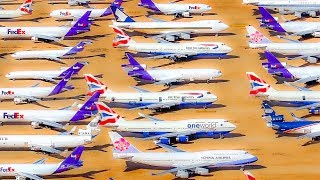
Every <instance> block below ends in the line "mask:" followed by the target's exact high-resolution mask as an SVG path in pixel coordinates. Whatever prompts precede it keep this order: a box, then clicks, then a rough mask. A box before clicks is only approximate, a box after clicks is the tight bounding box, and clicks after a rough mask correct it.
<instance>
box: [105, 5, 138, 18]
mask: <svg viewBox="0 0 320 180" xmlns="http://www.w3.org/2000/svg"><path fill="white" fill-rule="evenodd" d="M110 8H111V11H112V13H113V15H114V18H115V19H116V21H117V22H135V20H133V19H132V18H131V17H130V16H128V15H127V14H126V13H124V12H123V11H122V10H121V9H119V8H118V7H117V6H114V5H111V6H110Z"/></svg>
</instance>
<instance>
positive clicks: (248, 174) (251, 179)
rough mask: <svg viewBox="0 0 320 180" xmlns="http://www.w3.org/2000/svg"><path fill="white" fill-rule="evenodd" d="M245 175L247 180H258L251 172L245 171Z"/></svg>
mask: <svg viewBox="0 0 320 180" xmlns="http://www.w3.org/2000/svg"><path fill="white" fill-rule="evenodd" d="M243 173H244V175H245V176H246V178H247V180H256V178H255V177H254V176H253V175H252V174H251V173H250V172H249V171H243Z"/></svg>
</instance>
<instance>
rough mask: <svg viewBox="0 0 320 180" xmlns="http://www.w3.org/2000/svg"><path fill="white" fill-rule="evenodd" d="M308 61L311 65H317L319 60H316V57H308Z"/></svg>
mask: <svg viewBox="0 0 320 180" xmlns="http://www.w3.org/2000/svg"><path fill="white" fill-rule="evenodd" d="M307 61H308V62H309V63H313V64H315V63H317V61H318V58H315V57H308V58H307Z"/></svg>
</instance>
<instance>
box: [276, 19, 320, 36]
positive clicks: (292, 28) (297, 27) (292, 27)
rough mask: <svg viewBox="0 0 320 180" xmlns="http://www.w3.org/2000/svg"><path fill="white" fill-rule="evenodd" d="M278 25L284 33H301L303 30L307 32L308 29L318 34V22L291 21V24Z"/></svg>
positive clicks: (319, 24)
mask: <svg viewBox="0 0 320 180" xmlns="http://www.w3.org/2000/svg"><path fill="white" fill-rule="evenodd" d="M280 25H281V27H282V28H283V29H284V30H285V31H286V32H290V33H297V32H303V31H304V30H309V29H312V30H314V32H320V23H319V22H303V21H299V22H295V21H291V22H285V23H280ZM311 34H312V33H311Z"/></svg>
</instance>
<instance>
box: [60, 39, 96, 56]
mask: <svg viewBox="0 0 320 180" xmlns="http://www.w3.org/2000/svg"><path fill="white" fill-rule="evenodd" d="M86 44H92V42H91V41H81V42H79V43H78V44H77V45H75V46H73V47H72V48H71V49H70V50H69V51H68V52H67V53H66V54H64V56H67V55H73V54H77V53H78V52H81V51H83V50H84V46H85V45H86Z"/></svg>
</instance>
